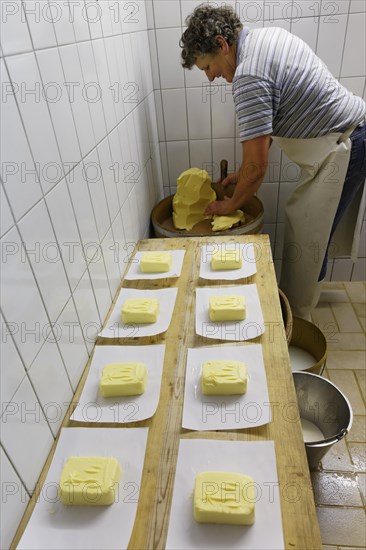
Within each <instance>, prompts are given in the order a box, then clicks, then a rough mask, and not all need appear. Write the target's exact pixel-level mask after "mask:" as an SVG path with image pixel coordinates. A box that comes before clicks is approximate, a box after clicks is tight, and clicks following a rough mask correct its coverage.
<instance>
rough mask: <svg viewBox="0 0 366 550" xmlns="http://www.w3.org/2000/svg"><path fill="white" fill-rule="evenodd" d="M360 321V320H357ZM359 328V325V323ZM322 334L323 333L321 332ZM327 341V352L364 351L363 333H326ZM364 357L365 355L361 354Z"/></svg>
mask: <svg viewBox="0 0 366 550" xmlns="http://www.w3.org/2000/svg"><path fill="white" fill-rule="evenodd" d="M359 320H360V319H359ZM360 326H361V323H360ZM323 332H324V331H323ZM324 335H325V337H326V339H327V345H328V350H351V351H352V350H364V349H365V347H366V339H365V334H364V333H363V332H352V333H347V332H332V333H330V332H328V333H324ZM363 356H365V354H363Z"/></svg>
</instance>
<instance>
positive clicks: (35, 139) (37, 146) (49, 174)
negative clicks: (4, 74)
mask: <svg viewBox="0 0 366 550" xmlns="http://www.w3.org/2000/svg"><path fill="white" fill-rule="evenodd" d="M6 63H7V66H8V71H9V76H10V78H11V80H12V81H13V82H15V83H17V85H18V86H19V88H20V94H19V95H18V108H19V111H20V114H21V116H22V119H23V123H24V127H25V131H26V134H27V136H28V140H29V143H30V149H31V151H32V153H33V157H34V160H35V162H36V163H38V166H37V170H38V173H39V176H40V180H41V185H42V188H43V191H44V192H45V193H46V192H47V191H49V190H50V189H52V187H53V186H54V185H55V184H56V183H57V182H58V181H60V179H61V178H62V176H63V168H62V164H61V158H60V155H59V148H58V143H57V137H56V134H55V132H54V128H53V124H52V120H51V116H50V111H49V107H48V104H47V102H46V100H45V96H44V93H43V87H42V81H41V77H40V73H39V70H38V65H37V60H36V56H35V55H34V53H26V54H21V55H14V56H10V57H8V58H7V61H6ZM40 128H42V131H41V132H40V131H39V129H40Z"/></svg>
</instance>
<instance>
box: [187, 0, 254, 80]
mask: <svg viewBox="0 0 366 550" xmlns="http://www.w3.org/2000/svg"><path fill="white" fill-rule="evenodd" d="M186 24H187V25H188V28H187V29H186V30H185V31H184V33H183V34H182V38H181V39H180V43H179V45H180V47H181V48H183V49H182V59H183V62H182V65H183V67H184V68H185V69H191V68H192V67H193V65H194V64H195V63H196V60H197V58H198V57H200V56H201V55H215V54H216V53H217V51H218V50H219V48H220V46H219V44H218V43H217V36H223V37H224V38H225V40H226V42H227V43H228V44H229V46H231V45H232V44H234V42H235V41H236V38H237V36H238V34H239V33H240V31H241V30H242V28H243V25H242V24H241V22H240V19H239V17H238V16H237V15H236V13H235V11H234V10H233V9H232V8H231V7H230V6H223V7H221V8H214V7H212V6H210V5H208V4H201V5H199V6H197V8H195V10H194V11H193V13H192V14H191V15H189V16H188V17H187V19H186Z"/></svg>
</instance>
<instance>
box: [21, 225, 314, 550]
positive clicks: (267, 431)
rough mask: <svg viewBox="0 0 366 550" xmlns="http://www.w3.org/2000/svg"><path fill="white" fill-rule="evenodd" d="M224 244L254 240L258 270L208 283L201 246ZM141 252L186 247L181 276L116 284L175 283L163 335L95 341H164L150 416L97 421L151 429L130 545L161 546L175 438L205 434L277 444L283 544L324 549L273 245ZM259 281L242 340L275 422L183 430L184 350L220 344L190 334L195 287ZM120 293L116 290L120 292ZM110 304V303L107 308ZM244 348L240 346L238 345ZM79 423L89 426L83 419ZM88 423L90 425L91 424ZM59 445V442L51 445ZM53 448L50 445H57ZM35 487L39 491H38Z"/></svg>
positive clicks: (151, 245) (173, 244)
mask: <svg viewBox="0 0 366 550" xmlns="http://www.w3.org/2000/svg"><path fill="white" fill-rule="evenodd" d="M225 242H235V243H249V242H252V243H253V244H254V247H255V251H256V264H257V273H256V274H255V275H253V276H252V277H249V278H247V279H245V280H239V281H235V282H233V283H231V282H229V281H217V280H216V281H205V280H203V279H200V277H199V266H200V252H201V245H202V244H219V243H225ZM137 249H138V250H177V249H185V250H186V255H185V259H184V264H183V269H182V273H181V275H180V277H179V278H176V279H156V280H149V281H147V280H144V281H143V280H139V281H124V280H123V281H122V284H121V287H125V288H138V289H152V288H153V289H160V288H169V287H178V294H177V299H176V304H175V309H174V313H173V318H172V322H171V324H170V327H169V329H168V330H167V331H166V332H165V333H164V334H162V335H158V336H153V337H143V338H130V339H128V338H124V339H123V340H121V341H117V340H110V339H103V338H99V339H98V341H97V344H99V345H113V344H122V343H123V344H124V345H144V344H158V343H160V344H161V343H164V344H165V345H166V352H165V362H164V369H163V379H162V385H161V393H160V400H159V405H158V408H157V411H156V413H155V415H154V416H153V418H151V419H149V420H146V421H143V422H136V423H130V424H128V425H126V424H125V425H116V424H98V426H99V427H102V426H105V427H112V428H114V429H126V428H127V429H128V427H139V426H140V427H141V426H148V427H149V435H148V440H147V447H146V455H145V463H144V470H143V475H142V481H141V489H140V497H139V504H138V509H137V515H136V520H135V525H134V529H133V533H132V536H131V540H130V545H129V548H130V549H136V550H143V549H144V550H145V549H146V550H147V549H149V550H150V549H155V548H165V542H166V537H167V530H168V524H169V511H170V507H171V501H172V494H173V485H174V475H175V468H176V462H177V454H178V447H179V440H180V438H208V439H225V440H240V441H265V440H274V441H275V448H276V459H277V470H278V481H279V489H280V498H281V512H282V522H283V532H284V541H285V547H286V548H287V549H293V550H294V549H301V550H304V549H321V548H322V545H321V539H320V533H319V527H318V521H317V516H316V511H315V505H314V498H313V492H312V486H311V482H310V475H309V470H308V464H307V460H306V454H305V448H304V443H303V437H302V431H301V426H300V421H299V419H298V409H297V402H296V395H295V389H294V384H293V380H292V373H291V367H290V362H289V355H288V348H287V343H286V336H285V332H284V327H283V321H282V316H281V308H280V302H279V296H278V288H277V282H276V277H275V272H274V267H273V261H272V255H271V249H270V243H269V239H268V236H267V235H255V236H253V235H250V236H235V237H234V238H233V237H203V238H182V239H148V240H144V241H140V242H139V243H138V245H137ZM238 283H239V284H248V283H256V285H257V288H258V293H259V298H260V302H261V307H262V312H263V318H264V322H265V327H266V330H265V332H264V334H263V335H261V336H260V337H258V338H256V339H254V340H251V341H250V342H245V343H244V345H250V344H251V343H260V344H262V348H263V356H264V363H265V369H266V375H267V381H268V391H269V399H270V402H271V404H272V419H273V420H272V422H271V423H270V424H267V425H265V426H261V427H257V428H249V429H240V430H230V431H227V432H225V431H220V432H201V431H200V432H195V431H190V430H185V429H183V428H182V410H183V394H184V380H185V362H186V356H187V349H188V348H192V347H201V346H204V345H210V344H212V345H215V344H216V345H217V344H220V343H222V342H221V341H219V340H214V339H212V340H211V339H210V341H209V342H207V340H205V339H204V338H203V337H200V336H197V335H196V334H195V288H196V287H199V286H213V285H220V286H225V285H226V286H232V284H238ZM117 294H118V293H117ZM112 308H113V304H112V307H111V310H110V311H112ZM240 345H243V343H240ZM89 365H90V361H89V363H88V365H87V367H86V369H85V372H84V375H83V378H82V380H81V381H80V384H79V387H78V389H77V392H76V394H75V402H77V400H78V397H79V395H80V393H81V389H82V387H83V385H84V382H85V379H86V376H87V373H88V370H89ZM72 410H73V407H71V408H70V411H69V413H68V415H67V416H66V419H65V421H64V423H63V426H80V425H81V424H80V423H77V422H73V421H69V420H68V418H69V416H70V414H71V412H72ZM82 425H83V426H87V425H88V424H85V423H83V424H82ZM89 425H90V426H92V424H89ZM55 445H56V443H55ZM54 447H55V446H54ZM53 452H54V449H53V450H52V451H51V453H50V456H49V458H48V460H47V463H46V465H45V468H44V470H43V472H42V475H41V477H40V480H39V487H41V486H42V483H43V481H44V479H45V477H46V473H47V471H48V467H49V464H50V462H51V459H52V456H53ZM38 490H39V488H38ZM36 496H37V491H36V493H35V496H34V498H33V499H32V502H31V503H30V505H29V507H28V509H27V512H26V514H25V516H24V518H23V520H22V522H21V524H20V526H19V529H18V532H17V535H16V537H15V539H14V541H13V545H14V546H13V547H15V544H16V543H17V542H18V541H19V539H20V536H21V534H22V532H23V530H24V528H25V525H26V523H27V521H28V519H29V517H30V514H31V512H32V509H33V507H34V500H35V498H36Z"/></svg>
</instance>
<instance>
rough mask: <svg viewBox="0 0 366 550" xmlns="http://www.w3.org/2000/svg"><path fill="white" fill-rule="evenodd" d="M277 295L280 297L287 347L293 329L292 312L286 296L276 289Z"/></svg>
mask: <svg viewBox="0 0 366 550" xmlns="http://www.w3.org/2000/svg"><path fill="white" fill-rule="evenodd" d="M278 293H279V296H280V304H281V311H282V319H283V324H284V325H285V333H286V341H287V345H289V344H290V342H291V338H292V327H293V318H292V311H291V307H290V303H289V301H288V299H287V296H286V294H285V293H284V292H282V290H281V289H280V288H279V289H278Z"/></svg>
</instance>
